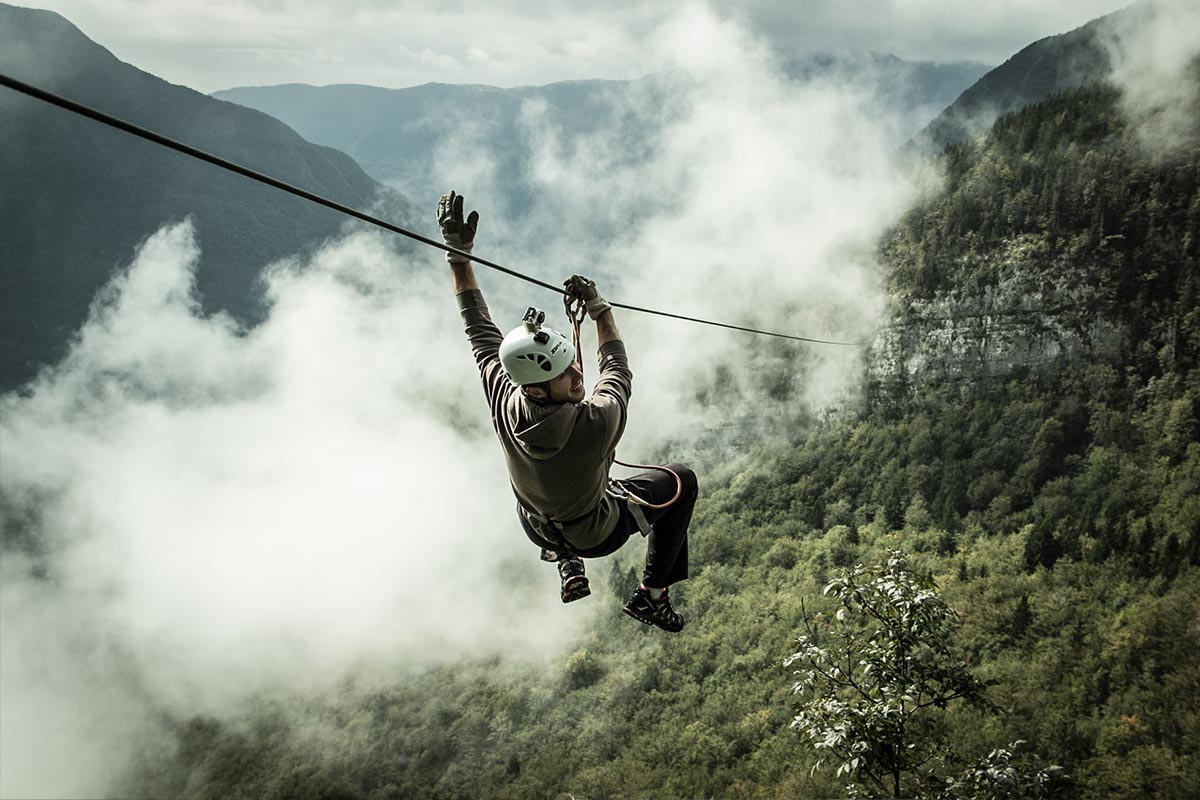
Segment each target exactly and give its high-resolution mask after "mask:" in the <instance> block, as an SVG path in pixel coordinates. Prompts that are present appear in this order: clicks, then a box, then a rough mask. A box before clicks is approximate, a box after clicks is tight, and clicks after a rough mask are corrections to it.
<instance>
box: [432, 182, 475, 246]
mask: <svg viewBox="0 0 1200 800" xmlns="http://www.w3.org/2000/svg"><path fill="white" fill-rule="evenodd" d="M437 218H438V227H439V228H441V229H442V239H443V240H445V242H446V245H447V246H449V247H453V248H454V249H455V250H462V251H463V252H464V253H469V252H471V248H472V247H474V246H475V231H476V229H477V227H478V225H479V212H478V211H472V212H471V215H470V216H469V217H467V218H466V220H465V221H464V220H463V198H462V195H456V194H455V193H454V192H453V191H451V192H450V193H449V194H444V195H442V197H441V199H440V200H438V210H437ZM446 260H447V261H449V262H450V263H451V264H469V263H471V260H470V259H469V258H464V257H463V256H460V255H458V254H457V253H446Z"/></svg>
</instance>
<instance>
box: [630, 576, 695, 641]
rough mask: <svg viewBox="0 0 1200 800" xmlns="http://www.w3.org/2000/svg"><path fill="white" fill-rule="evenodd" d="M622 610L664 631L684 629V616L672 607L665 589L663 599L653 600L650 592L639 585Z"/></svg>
mask: <svg viewBox="0 0 1200 800" xmlns="http://www.w3.org/2000/svg"><path fill="white" fill-rule="evenodd" d="M621 610H622V611H624V612H625V613H626V614H628V615H629V616H631V617H633V618H634V619H636V620H637V621H638V622H644V623H645V624H647V625H653V626H655V627H656V628H662V629H663V630H664V631H669V632H671V633H678V632H679V631H681V630H683V616H682V615H680V614H678V613H676V612H675V609H673V608H671V598H669V597H667V592H666V590H665V589H664V590H663V596H662V599H661V600H652V599H651V598H650V593H649V592H648V591H646V590H645V589H643V588H642V587H641V586H639V587H638V588H637V589H635V590H634V592H633V597H632V598H630V600H629V602H628V603H626V604H625V608H623V609H621Z"/></svg>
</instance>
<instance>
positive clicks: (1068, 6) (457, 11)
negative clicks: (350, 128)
mask: <svg viewBox="0 0 1200 800" xmlns="http://www.w3.org/2000/svg"><path fill="white" fill-rule="evenodd" d="M1123 5H1126V2H1125V0H1063V2H1059V3H1055V4H1053V5H1049V6H1048V5H1046V4H1044V3H1037V2H1034V0H989V1H988V2H980V3H970V4H967V3H954V2H948V0H917V1H915V2H914V1H913V0H869V2H859V3H853V4H847V3H843V2H836V0H805V2H803V3H778V2H776V1H775V0H737V2H734V0H719V2H718V1H714V2H712V3H711V4H708V5H701V4H699V3H696V2H692V3H688V4H686V5H684V6H683V7H684V8H693V9H694V8H710V9H711V10H712V13H714V14H716V15H718V16H719V17H721V18H723V19H726V20H730V21H733V22H734V23H735V24H737V25H739V26H740V27H744V28H746V29H748V30H750V31H752V32H753V33H755V34H756V35H757V36H758V37H759V38H760V39H762V40H763V41H764V42H767V43H769V44H770V46H771V47H772V48H773V49H774V50H775V51H776V52H778V53H780V54H781V55H784V56H787V57H794V56H797V55H803V54H806V53H812V52H829V51H837V52H866V51H876V52H886V53H893V54H895V55H897V56H900V57H902V58H907V59H913V60H931V61H952V60H964V59H965V60H977V61H985V62H989V63H999V62H1000V61H1003V60H1004V59H1006V58H1007V57H1008V56H1010V55H1012V54H1013V53H1015V52H1016V51H1018V50H1020V49H1021V48H1023V47H1024V46H1026V45H1027V44H1030V43H1031V42H1033V41H1035V40H1037V39H1040V38H1042V37H1045V36H1050V35H1053V34H1057V33H1062V32H1064V31H1067V30H1070V29H1072V28H1075V27H1078V26H1079V25H1082V24H1084V23H1085V22H1087V21H1088V20H1090V19H1093V18H1095V17H1098V16H1101V15H1103V14H1106V13H1109V12H1111V11H1115V10H1117V9H1118V8H1120V7H1122V6H1123ZM43 6H44V7H48V8H51V9H52V10H55V11H58V12H59V13H61V14H63V15H65V16H66V17H68V18H69V19H70V20H71V21H72V22H74V23H75V24H77V25H79V26H80V27H81V28H82V30H83V31H84V32H85V33H86V34H88V35H89V36H91V37H92V38H93V39H95V40H97V41H99V42H100V43H101V44H103V45H105V46H106V47H108V48H110V49H112V50H113V52H114V53H116V55H117V56H118V57H119V58H122V59H124V60H126V61H131V62H132V63H134V64H136V65H137V66H139V67H141V68H142V69H146V70H149V71H150V72H153V73H154V74H156V75H160V76H162V77H164V78H166V79H168V80H170V81H173V82H178V83H183V84H185V85H188V86H191V87H193V88H195V89H198V90H201V91H215V90H217V89H225V88H230V87H233V86H247V85H254V86H261V85H269V84H278V83H311V84H316V85H328V84H333V83H364V84H370V85H376V86H388V87H403V86H413V85H418V84H423V83H428V82H445V83H486V84H491V85H499V86H519V85H540V84H545V83H552V82H555V81H562V80H572V79H581V78H614V79H631V78H636V77H638V76H641V75H644V74H646V73H647V72H649V71H650V70H649V68H648V67H649V65H651V64H653V63H654V61H655V60H656V58H657V55H656V51H657V50H658V48H659V43H660V38H661V37H662V36H663V26H664V24H665V23H669V22H670V21H671V20H672V19H673V18H674V16H675V11H676V10H677V9H678V8H679V7H680V4H646V3H636V2H632V0H620V2H604V3H590V4H587V3H578V2H574V3H570V2H564V1H561V0H560V1H556V2H548V3H538V4H536V5H530V4H529V3H527V2H523V0H496V2H489V3H481V2H460V3H452V4H429V3H417V2H411V1H409V2H390V3H384V2H379V0H353V2H345V3H338V4H333V3H313V2H309V3H278V2H274V1H273V0H238V1H236V2H235V1H233V0H225V2H195V1H194V0H176V1H175V2H171V3H145V2H141V0H103V2H101V0H55V1H54V2H48V3H44V4H43ZM479 53H486V54H487V55H488V58H487V59H480V58H479V57H478V54H479ZM426 54H435V55H436V56H437V57H435V58H426V57H424V56H425V55H426ZM298 56H299V57H298Z"/></svg>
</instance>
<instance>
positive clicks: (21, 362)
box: [0, 4, 406, 389]
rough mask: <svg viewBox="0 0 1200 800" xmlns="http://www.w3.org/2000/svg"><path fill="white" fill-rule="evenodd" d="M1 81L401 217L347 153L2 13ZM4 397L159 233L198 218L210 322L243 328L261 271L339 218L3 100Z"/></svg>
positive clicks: (49, 358) (0, 257) (32, 20)
mask: <svg viewBox="0 0 1200 800" xmlns="http://www.w3.org/2000/svg"><path fill="white" fill-rule="evenodd" d="M0 71H3V72H4V73H5V74H7V75H9V76H11V77H13V78H16V79H18V80H21V81H24V82H27V83H30V84H33V85H35V86H38V87H40V88H43V89H46V90H48V91H51V92H54V93H56V94H61V95H63V96H65V97H68V98H70V99H73V100H76V101H78V102H81V103H83V104H85V105H90V106H92V107H95V108H97V109H99V110H101V111H105V112H107V113H109V114H112V115H114V116H117V117H121V118H124V119H126V120H128V121H130V122H133V123H135V124H137V125H141V126H144V127H147V128H150V129H152V130H155V131H158V132H160V133H163V134H165V135H167V136H169V137H171V138H174V139H177V140H180V141H183V142H186V143H189V144H192V145H194V146H196V147H199V148H201V149H204V150H208V151H209V152H212V153H214V154H216V155H218V156H221V157H223V158H226V159H229V160H232V161H234V162H237V163H239V164H243V165H245V166H247V167H250V168H251V169H255V170H258V171H261V172H264V173H267V174H269V175H272V176H275V177H277V178H279V179H281V180H283V181H286V182H289V183H292V184H294V185H297V186H300V187H301V188H304V189H307V190H309V191H312V192H315V193H317V194H321V195H324V196H327V197H329V198H331V199H333V200H336V201H338V202H341V203H344V204H346V205H349V206H353V207H356V208H360V209H364V210H365V209H369V208H371V207H373V206H377V205H379V204H381V203H382V204H386V206H387V210H386V211H385V213H387V214H389V215H390V216H391V218H392V219H402V218H403V216H404V214H405V213H406V212H405V208H406V203H405V201H403V199H402V198H400V197H399V196H398V195H396V194H395V193H394V192H391V191H390V190H387V189H386V188H385V187H383V186H381V185H380V184H378V183H376V182H375V181H374V180H372V179H371V178H370V177H369V176H368V175H367V174H366V173H365V172H363V170H362V169H361V168H360V167H359V166H358V165H356V164H355V163H354V162H353V160H351V159H350V157H348V156H347V155H345V154H344V153H340V152H338V151H336V150H333V149H331V148H329V147H322V146H317V145H313V144H310V143H309V142H306V141H305V140H304V139H302V138H301V137H300V136H299V135H298V134H297V133H296V132H295V131H293V130H292V129H290V128H288V127H287V126H286V125H284V124H283V123H281V122H279V121H278V120H275V119H272V118H270V117H269V116H267V115H266V114H263V113H261V112H258V111H253V110H251V109H247V108H245V107H243V106H238V105H235V104H233V103H226V102H223V101H220V100H215V99H213V98H211V97H208V96H206V95H204V94H201V93H199V92H196V91H193V90H191V89H188V88H186V87H183V86H176V85H172V84H170V83H167V82H166V81H164V80H162V79H160V78H157V77H155V76H153V75H150V74H148V73H146V72H143V71H141V70H139V69H137V68H135V67H133V66H131V65H129V64H126V63H123V62H121V61H119V60H118V59H117V58H116V57H115V56H113V55H112V53H110V52H109V51H108V50H106V49H104V48H103V47H101V46H100V45H98V44H96V43H95V42H93V41H91V40H90V39H88V38H87V37H86V36H85V35H84V34H83V33H82V32H80V31H79V29H78V28H76V27H75V26H74V25H72V24H71V23H70V22H68V21H67V20H66V19H64V18H63V17H61V16H59V15H58V14H55V13H53V12H50V11H40V10H32V9H25V8H18V7H14V6H10V5H2V4H0ZM0 120H2V122H0V220H3V224H2V225H0V297H2V298H3V301H2V302H3V305H4V309H3V313H2V314H0V389H11V388H14V387H16V386H18V385H20V384H21V383H23V382H24V381H26V380H28V379H29V378H31V377H32V376H33V375H34V374H35V373H36V371H37V369H38V367H39V365H43V364H47V363H51V362H54V361H56V360H57V359H58V358H59V357H60V356H61V355H62V353H63V352H64V350H65V347H66V345H67V342H68V341H69V339H70V336H71V335H72V333H73V332H74V331H75V330H76V329H77V328H78V327H79V325H80V323H82V322H83V320H84V318H85V316H86V314H87V310H88V306H89V304H90V303H91V301H92V298H93V296H94V295H95V293H96V291H97V290H98V289H99V288H100V287H101V286H103V285H104V284H105V283H106V282H107V281H108V280H109V278H110V277H111V276H112V274H113V271H114V269H116V268H118V267H119V266H120V265H122V264H125V263H127V262H128V261H129V259H130V257H131V256H132V254H133V250H134V247H135V245H137V244H138V242H140V241H141V240H142V239H144V238H145V237H147V236H148V235H150V234H151V233H153V232H154V231H155V230H156V229H158V228H159V227H161V226H162V225H163V224H165V223H167V222H170V221H173V220H179V219H181V218H183V217H186V216H189V215H190V216H192V217H193V218H194V220H195V225H196V230H197V233H198V237H199V243H200V246H201V248H202V251H203V253H204V256H203V263H202V264H201V266H200V269H199V274H198V278H197V280H198V287H199V290H200V293H201V295H202V297H203V305H204V309H205V310H206V311H208V312H213V311H217V310H225V311H228V312H230V313H232V314H233V315H234V316H236V317H237V318H239V319H241V320H243V321H247V322H252V321H253V320H255V319H256V318H257V317H258V315H259V314H260V313H261V310H262V305H261V303H262V299H261V287H260V285H259V271H260V269H261V268H262V267H263V266H265V265H266V264H268V263H269V262H271V261H272V260H275V259H278V258H280V257H283V256H286V255H289V254H292V253H297V252H300V251H302V250H303V249H304V248H307V247H312V246H314V245H316V244H318V243H319V242H321V241H322V240H323V239H325V238H326V237H329V236H332V235H334V234H336V233H337V232H338V231H339V230H340V229H341V227H342V226H343V224H344V218H343V217H342V216H340V215H338V214H336V213H335V212H333V211H331V210H328V209H325V208H322V207H319V206H316V205H314V204H312V203H308V202H306V201H303V200H301V199H299V198H296V197H292V196H290V195H286V194H283V193H281V192H279V191H277V190H274V189H270V188H268V187H266V186H263V185H260V184H256V183H252V182H250V181H248V180H247V179H245V178H242V177H240V176H237V175H234V174H232V173H228V172H225V171H223V170H220V169H218V168H215V167H212V166H209V165H207V164H203V163H201V162H199V161H195V160H192V159H189V158H187V157H186V156H183V155H181V154H178V153H174V152H171V151H168V150H166V149H165V148H162V147H160V146H158V145H155V144H152V143H149V142H145V141H141V140H138V139H136V138H134V137H132V136H130V135H128V134H125V133H122V132H120V131H117V130H115V129H111V128H108V127H106V126H103V125H100V124H98V123H96V122H93V121H91V120H88V119H85V118H83V117H79V116H77V115H73V114H70V113H68V112H66V111H64V110H61V109H58V108H55V107H52V106H50V105H48V104H45V103H43V102H41V101H38V100H34V99H32V98H30V97H26V96H24V95H21V94H18V93H16V92H13V91H10V90H8V89H3V90H0Z"/></svg>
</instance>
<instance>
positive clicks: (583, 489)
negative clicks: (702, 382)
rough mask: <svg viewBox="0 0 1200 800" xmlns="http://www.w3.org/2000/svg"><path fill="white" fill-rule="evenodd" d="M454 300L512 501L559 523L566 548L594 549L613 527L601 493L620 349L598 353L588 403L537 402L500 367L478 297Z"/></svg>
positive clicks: (618, 400)
mask: <svg viewBox="0 0 1200 800" xmlns="http://www.w3.org/2000/svg"><path fill="white" fill-rule="evenodd" d="M457 297H458V306H459V309H460V311H461V313H462V317H463V323H464V324H465V326H466V330H467V338H469V339H470V340H471V347H472V349H473V350H474V351H475V362H476V364H477V365H478V366H479V373H480V375H481V376H482V378H483V389H484V392H485V393H486V395H487V400H488V406H489V408H490V409H491V412H492V424H493V425H494V426H495V428H496V434H497V435H498V436H499V437H500V445H501V447H503V449H504V459H505V461H506V462H507V464H508V475H509V478H510V479H511V481H512V485H513V491H515V492H516V495H517V499H518V500H520V502H521V504H522V505H523V506H524V507H525V508H527V509H531V510H533V511H536V512H537V513H539V514H541V515H543V516H545V517H548V518H550V519H552V520H557V521H560V522H563V523H564V526H563V529H562V536H563V537H564V538H565V539H566V540H567V542H568V543H569V544H571V545H572V546H573V547H575V548H577V549H580V550H586V549H589V548H592V547H595V546H597V545H599V544H600V543H601V542H603V541H604V540H605V538H607V537H608V535H609V534H610V533H612V530H613V528H614V527H615V526H616V524H617V515H618V509H617V506H616V504H615V502H614V500H613V499H612V497H610V496H609V495H608V494H607V493H606V492H605V489H606V488H607V487H608V470H609V468H610V467H611V466H612V462H613V458H614V456H615V453H616V448H617V442H618V441H619V440H620V438H621V434H622V433H624V431H625V419H626V414H627V412H628V408H629V395H630V392H631V391H632V386H633V373H632V372H630V370H629V360H628V357H627V356H626V353H625V344H624V342H621V341H619V340H617V341H611V342H606V343H605V344H604V345H603V346H601V348H600V377H599V379H598V380H597V381H596V385H595V388H594V389H593V391H592V396H591V397H589V398H587V399H585V400H584V401H583V402H581V403H554V402H538V401H537V400H534V399H532V398H529V397H527V396H526V395H525V394H524V392H522V391H521V390H520V387H518V386H516V385H515V384H514V383H513V382H512V381H510V380H509V379H508V376H507V375H506V374H505V372H504V369H503V368H502V367H501V366H500V342H501V341H503V339H504V337H503V335H502V334H501V333H500V330H499V328H497V327H496V325H495V323H493V322H492V317H491V315H490V314H489V313H488V307H487V303H486V302H484V299H483V293H482V292H480V291H478V290H476V289H471V290H468V291H465V292H461V293H459V294H458V296H457Z"/></svg>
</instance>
